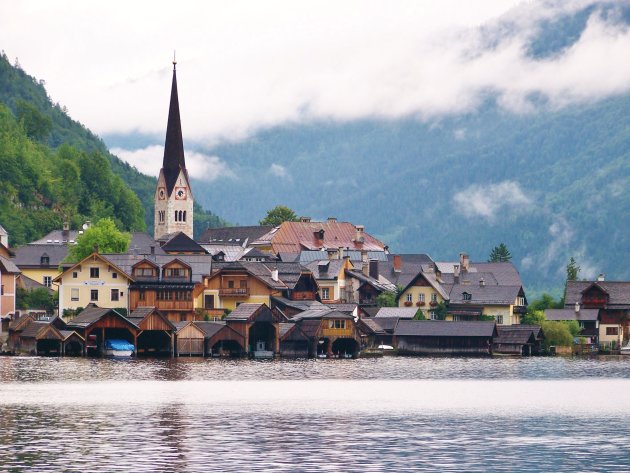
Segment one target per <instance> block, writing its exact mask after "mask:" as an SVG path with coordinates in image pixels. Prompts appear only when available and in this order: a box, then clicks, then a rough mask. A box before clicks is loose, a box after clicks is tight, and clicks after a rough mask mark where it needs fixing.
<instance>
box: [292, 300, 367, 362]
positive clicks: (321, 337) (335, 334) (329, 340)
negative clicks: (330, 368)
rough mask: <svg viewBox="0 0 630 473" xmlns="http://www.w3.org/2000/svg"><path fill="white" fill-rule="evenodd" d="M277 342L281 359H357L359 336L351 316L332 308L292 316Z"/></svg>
mask: <svg viewBox="0 0 630 473" xmlns="http://www.w3.org/2000/svg"><path fill="white" fill-rule="evenodd" d="M290 322H292V323H294V326H293V327H286V330H285V331H284V335H283V337H282V339H281V342H280V347H281V353H282V354H283V356H309V357H313V356H318V357H327V358H332V357H339V358H350V357H353V358H355V357H357V356H358V354H359V351H360V348H361V334H360V332H359V330H358V328H357V326H356V323H355V319H354V317H353V316H352V315H349V314H348V313H345V312H340V311H338V310H334V309H327V308H323V309H322V308H315V309H309V310H306V311H304V312H301V313H299V314H297V315H295V316H293V317H292V318H291V320H290Z"/></svg>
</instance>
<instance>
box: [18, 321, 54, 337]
mask: <svg viewBox="0 0 630 473" xmlns="http://www.w3.org/2000/svg"><path fill="white" fill-rule="evenodd" d="M45 327H48V323H47V322H32V323H30V324H29V325H28V327H26V328H25V329H24V330H22V334H21V335H20V337H22V338H35V337H37V334H38V333H39V331H40V330H42V329H44V328H45Z"/></svg>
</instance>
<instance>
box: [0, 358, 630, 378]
mask: <svg viewBox="0 0 630 473" xmlns="http://www.w3.org/2000/svg"><path fill="white" fill-rule="evenodd" d="M584 378H626V379H630V356H625V357H624V356H609V357H603V356H600V357H594V358H562V357H557V358H541V357H534V358H447V357H443V358H413V357H411V358H404V357H385V358H371V359H358V360H316V359H311V360H275V361H269V360H265V361H263V360H258V361H253V360H218V359H203V358H175V359H157V360H150V359H139V360H136V359H128V360H111V359H109V360H108V359H90V358H44V357H0V382H2V381H19V382H32V381H35V382H41V381H86V380H91V379H95V380H107V379H110V380H116V381H120V380H123V379H128V380H169V381H177V380H208V379H217V380H226V379H230V380H247V379H584Z"/></svg>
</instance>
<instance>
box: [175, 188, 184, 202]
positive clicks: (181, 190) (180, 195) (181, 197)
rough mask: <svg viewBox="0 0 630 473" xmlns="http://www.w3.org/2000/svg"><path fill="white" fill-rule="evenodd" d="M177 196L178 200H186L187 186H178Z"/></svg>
mask: <svg viewBox="0 0 630 473" xmlns="http://www.w3.org/2000/svg"><path fill="white" fill-rule="evenodd" d="M175 198H176V199H177V200H184V199H185V198H186V188H185V187H176V188H175Z"/></svg>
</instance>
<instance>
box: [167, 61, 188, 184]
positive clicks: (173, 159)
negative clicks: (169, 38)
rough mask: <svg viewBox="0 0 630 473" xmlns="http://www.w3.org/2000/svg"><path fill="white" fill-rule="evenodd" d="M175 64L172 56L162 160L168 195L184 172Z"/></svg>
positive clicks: (184, 163)
mask: <svg viewBox="0 0 630 473" xmlns="http://www.w3.org/2000/svg"><path fill="white" fill-rule="evenodd" d="M176 65H177V62H176V61H175V58H174V57H173V84H172V86H171V103H170V106H169V110H168V124H167V125H166V140H165V142H164V160H163V162H162V168H163V169H164V177H165V180H166V189H167V192H168V195H170V194H171V193H172V192H173V188H174V187H175V181H176V180H177V176H178V175H179V172H180V170H184V172H186V161H185V159H184V140H183V138H182V124H181V120H180V117H179V99H178V96H177V75H176V70H175V67H176Z"/></svg>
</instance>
